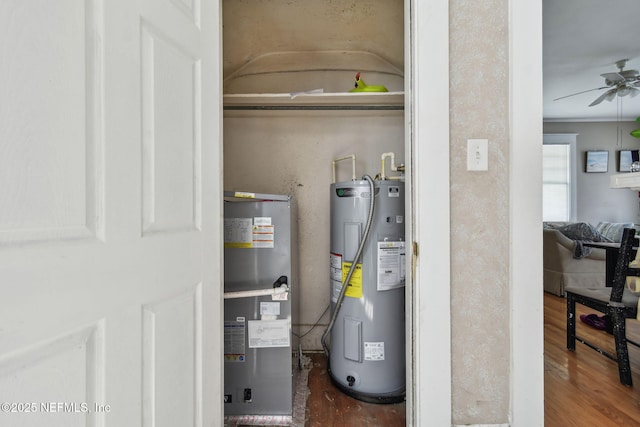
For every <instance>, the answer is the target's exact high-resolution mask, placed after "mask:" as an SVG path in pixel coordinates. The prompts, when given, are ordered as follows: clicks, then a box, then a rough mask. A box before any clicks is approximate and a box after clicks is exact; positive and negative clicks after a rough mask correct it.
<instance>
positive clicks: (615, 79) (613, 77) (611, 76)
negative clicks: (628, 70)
mask: <svg viewBox="0 0 640 427" xmlns="http://www.w3.org/2000/svg"><path fill="white" fill-rule="evenodd" d="M600 76H602V77H604V79H605V80H608V81H610V82H612V83H614V84H615V83H619V82H623V81H624V80H625V78H624V76H623V75H622V74H620V73H604V74H600Z"/></svg>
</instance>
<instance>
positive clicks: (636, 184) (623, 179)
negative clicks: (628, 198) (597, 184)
mask: <svg viewBox="0 0 640 427" xmlns="http://www.w3.org/2000/svg"><path fill="white" fill-rule="evenodd" d="M609 187H611V188H628V189H629V190H633V191H640V172H630V173H619V174H616V175H611V178H610V179H609Z"/></svg>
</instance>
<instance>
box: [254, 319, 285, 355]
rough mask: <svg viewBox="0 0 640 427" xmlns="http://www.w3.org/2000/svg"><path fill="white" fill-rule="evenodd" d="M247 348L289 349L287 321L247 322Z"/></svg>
mask: <svg viewBox="0 0 640 427" xmlns="http://www.w3.org/2000/svg"><path fill="white" fill-rule="evenodd" d="M247 326H248V328H247V329H248V335H249V348H264V347H289V346H290V345H291V342H290V340H289V331H290V330H291V323H290V322H289V319H281V320H249V321H248V322H247Z"/></svg>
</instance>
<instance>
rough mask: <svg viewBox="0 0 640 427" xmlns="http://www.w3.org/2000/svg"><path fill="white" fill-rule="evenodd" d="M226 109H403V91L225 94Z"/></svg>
mask: <svg viewBox="0 0 640 427" xmlns="http://www.w3.org/2000/svg"><path fill="white" fill-rule="evenodd" d="M224 109H225V110H403V109H404V92H368V93H367V92H355V93H350V92H343V93H313V94H300V95H297V96H295V97H292V95H291V94H290V93H260V94H256V93H248V94H229V95H224Z"/></svg>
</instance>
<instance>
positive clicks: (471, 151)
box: [467, 139, 489, 171]
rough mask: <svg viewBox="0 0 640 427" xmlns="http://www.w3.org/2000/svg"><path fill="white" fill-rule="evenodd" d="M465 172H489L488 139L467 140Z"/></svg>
mask: <svg viewBox="0 0 640 427" xmlns="http://www.w3.org/2000/svg"><path fill="white" fill-rule="evenodd" d="M467 170H468V171H487V170H489V140H488V139H467Z"/></svg>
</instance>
